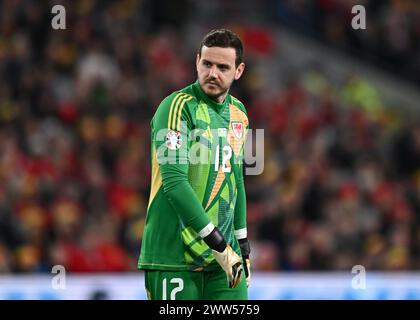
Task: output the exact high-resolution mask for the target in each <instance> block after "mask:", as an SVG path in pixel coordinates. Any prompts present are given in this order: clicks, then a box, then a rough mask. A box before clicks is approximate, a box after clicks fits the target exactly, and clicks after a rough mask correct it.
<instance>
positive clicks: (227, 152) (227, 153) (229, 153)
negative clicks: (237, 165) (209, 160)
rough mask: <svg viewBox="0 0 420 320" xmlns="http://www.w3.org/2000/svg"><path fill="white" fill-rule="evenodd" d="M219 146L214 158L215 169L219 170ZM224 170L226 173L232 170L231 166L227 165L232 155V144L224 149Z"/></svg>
mask: <svg viewBox="0 0 420 320" xmlns="http://www.w3.org/2000/svg"><path fill="white" fill-rule="evenodd" d="M219 150H220V149H219V146H217V147H216V157H215V160H214V171H219ZM222 151H223V153H222V155H223V158H222V171H223V172H225V173H229V172H230V167H228V166H227V162H228V160H230V158H231V157H232V148H231V147H230V146H224V147H223V149H222Z"/></svg>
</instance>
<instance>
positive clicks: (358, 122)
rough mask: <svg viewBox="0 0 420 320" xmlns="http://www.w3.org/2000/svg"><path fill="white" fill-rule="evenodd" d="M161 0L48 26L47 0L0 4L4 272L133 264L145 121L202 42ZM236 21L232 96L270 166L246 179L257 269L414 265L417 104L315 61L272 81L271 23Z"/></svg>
mask: <svg viewBox="0 0 420 320" xmlns="http://www.w3.org/2000/svg"><path fill="white" fill-rule="evenodd" d="M181 2H182V1H181ZM163 3H164V4H166V6H165V5H164V6H163V7H159V8H158V9H156V8H154V6H153V4H152V2H147V1H131V0H124V1H93V0H89V1H68V2H65V1H64V2H63V4H64V5H65V7H66V10H67V26H68V28H67V29H66V30H52V29H51V25H50V21H51V17H52V15H51V14H50V11H51V8H50V7H51V4H50V3H48V2H39V1H19V0H5V1H2V2H0V80H1V81H0V273H9V272H50V271H51V268H52V266H53V265H58V264H59V265H64V266H65V267H66V269H67V271H69V272H118V271H134V270H136V266H137V258H138V255H139V250H140V243H141V235H142V231H143V227H144V221H145V216H146V208H147V202H148V197H149V188H150V160H149V158H150V152H149V151H150V141H149V139H150V133H149V129H150V128H149V122H150V119H151V117H152V115H153V113H154V110H155V109H156V107H157V106H158V104H159V102H160V101H161V100H162V99H163V98H164V97H165V96H166V95H168V94H169V93H170V92H172V91H174V90H177V89H180V88H182V87H184V86H186V85H188V84H189V83H191V82H193V81H194V80H195V76H196V75H195V67H194V61H195V52H196V50H197V49H198V44H199V43H198V42H196V41H190V40H191V39H190V38H189V37H188V36H186V35H187V34H188V32H193V31H191V29H189V28H190V27H191V26H189V25H185V24H183V22H182V21H181V20H182V19H185V18H186V17H184V16H177V17H178V18H176V19H175V18H173V14H174V13H176V12H179V11H176V10H175V9H174V8H173V7H172V6H171V4H170V3H171V1H163ZM182 3H183V2H182ZM185 3H187V2H185ZM187 4H188V3H187ZM162 8H166V9H162ZM180 8H181V9H182V6H181V7H180ZM180 8H179V7H178V9H177V10H179V9H180ZM165 10H166V11H165ZM185 12H186V14H187V13H188V12H187V11H185ZM157 26H159V28H158V27H157ZM163 26H164V27H163ZM207 27H209V26H204V28H203V32H204V33H205V32H207V31H208V30H207V29H206V28H207ZM232 27H233V29H234V30H235V31H236V32H237V33H238V34H239V35H240V36H241V37H242V39H243V40H244V45H245V48H246V49H245V50H246V51H245V59H246V61H247V71H246V74H245V76H244V78H243V79H241V80H240V81H238V82H237V83H235V84H234V88H233V94H234V95H235V96H237V97H238V98H239V99H240V100H242V101H243V102H244V103H245V105H246V106H247V108H248V113H249V118H250V122H251V127H252V128H255V129H256V128H263V129H264V130H265V139H264V143H265V169H264V172H263V174H262V175H259V176H248V177H246V189H247V196H248V202H247V204H248V230H249V238H250V240H251V246H252V257H253V267H254V269H256V270H264V271H276V270H350V269H351V267H352V266H353V265H356V264H361V265H363V266H365V267H366V268H367V269H378V270H409V269H416V268H419V267H420V259H419V253H420V252H419V250H420V221H419V218H420V171H419V169H420V125H419V123H420V122H418V121H417V119H416V116H415V115H412V114H411V115H406V114H405V113H404V112H403V110H402V109H401V108H399V106H388V105H386V103H384V102H383V101H382V99H381V96H380V93H378V92H377V91H376V89H375V87H374V86H373V85H372V84H371V83H368V82H366V81H365V80H364V79H361V78H358V77H356V76H349V77H346V78H343V80H342V82H336V81H332V80H331V79H330V78H329V76H328V74H327V73H326V72H324V71H323V69H322V68H321V67H311V68H308V69H307V70H305V71H304V72H301V73H299V74H295V75H293V77H290V78H288V79H284V78H281V79H280V78H279V79H278V80H279V83H280V85H278V86H277V85H276V87H275V88H274V90H267V89H266V88H267V87H266V80H264V76H263V75H262V74H261V70H263V69H264V67H265V68H269V69H270V68H272V67H273V66H272V65H267V64H269V63H272V62H273V61H276V58H277V55H280V56H281V52H280V53H279V52H278V51H277V44H276V43H275V41H276V40H275V37H273V36H272V35H273V33H274V30H273V29H264V28H255V29H253V28H250V27H245V26H243V25H240V24H237V25H235V26H232ZM200 30H201V29H200ZM204 33H203V34H200V39H201V37H202V36H203V35H204ZM200 39H199V40H200ZM199 40H198V41H199ZM273 57H274V59H273ZM281 58H282V59H283V60H284V59H287V57H281ZM274 76H276V75H274ZM273 83H276V82H273ZM392 107H394V108H392Z"/></svg>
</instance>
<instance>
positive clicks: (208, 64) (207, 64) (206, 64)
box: [203, 62, 211, 67]
mask: <svg viewBox="0 0 420 320" xmlns="http://www.w3.org/2000/svg"><path fill="white" fill-rule="evenodd" d="M203 63H204V65H205V66H206V67H210V66H211V64H210V62H203Z"/></svg>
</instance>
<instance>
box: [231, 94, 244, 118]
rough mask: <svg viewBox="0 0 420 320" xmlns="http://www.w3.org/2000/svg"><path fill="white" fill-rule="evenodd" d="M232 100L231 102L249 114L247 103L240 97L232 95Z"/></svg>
mask: <svg viewBox="0 0 420 320" xmlns="http://www.w3.org/2000/svg"><path fill="white" fill-rule="evenodd" d="M230 101H231V104H233V105H234V106H235V107H237V108H238V109H239V110H241V111H242V112H243V113H245V115H247V111H246V108H245V105H244V104H243V103H242V102H241V101H240V100H239V99H238V98H236V97H234V96H232V95H230Z"/></svg>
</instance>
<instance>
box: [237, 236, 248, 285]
mask: <svg viewBox="0 0 420 320" xmlns="http://www.w3.org/2000/svg"><path fill="white" fill-rule="evenodd" d="M238 241H239V246H240V247H241V254H242V259H243V262H244V268H245V277H246V286H247V287H249V284H250V282H251V260H250V259H249V254H250V253H251V247H250V246H249V241H248V239H247V238H244V239H240V240H238Z"/></svg>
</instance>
